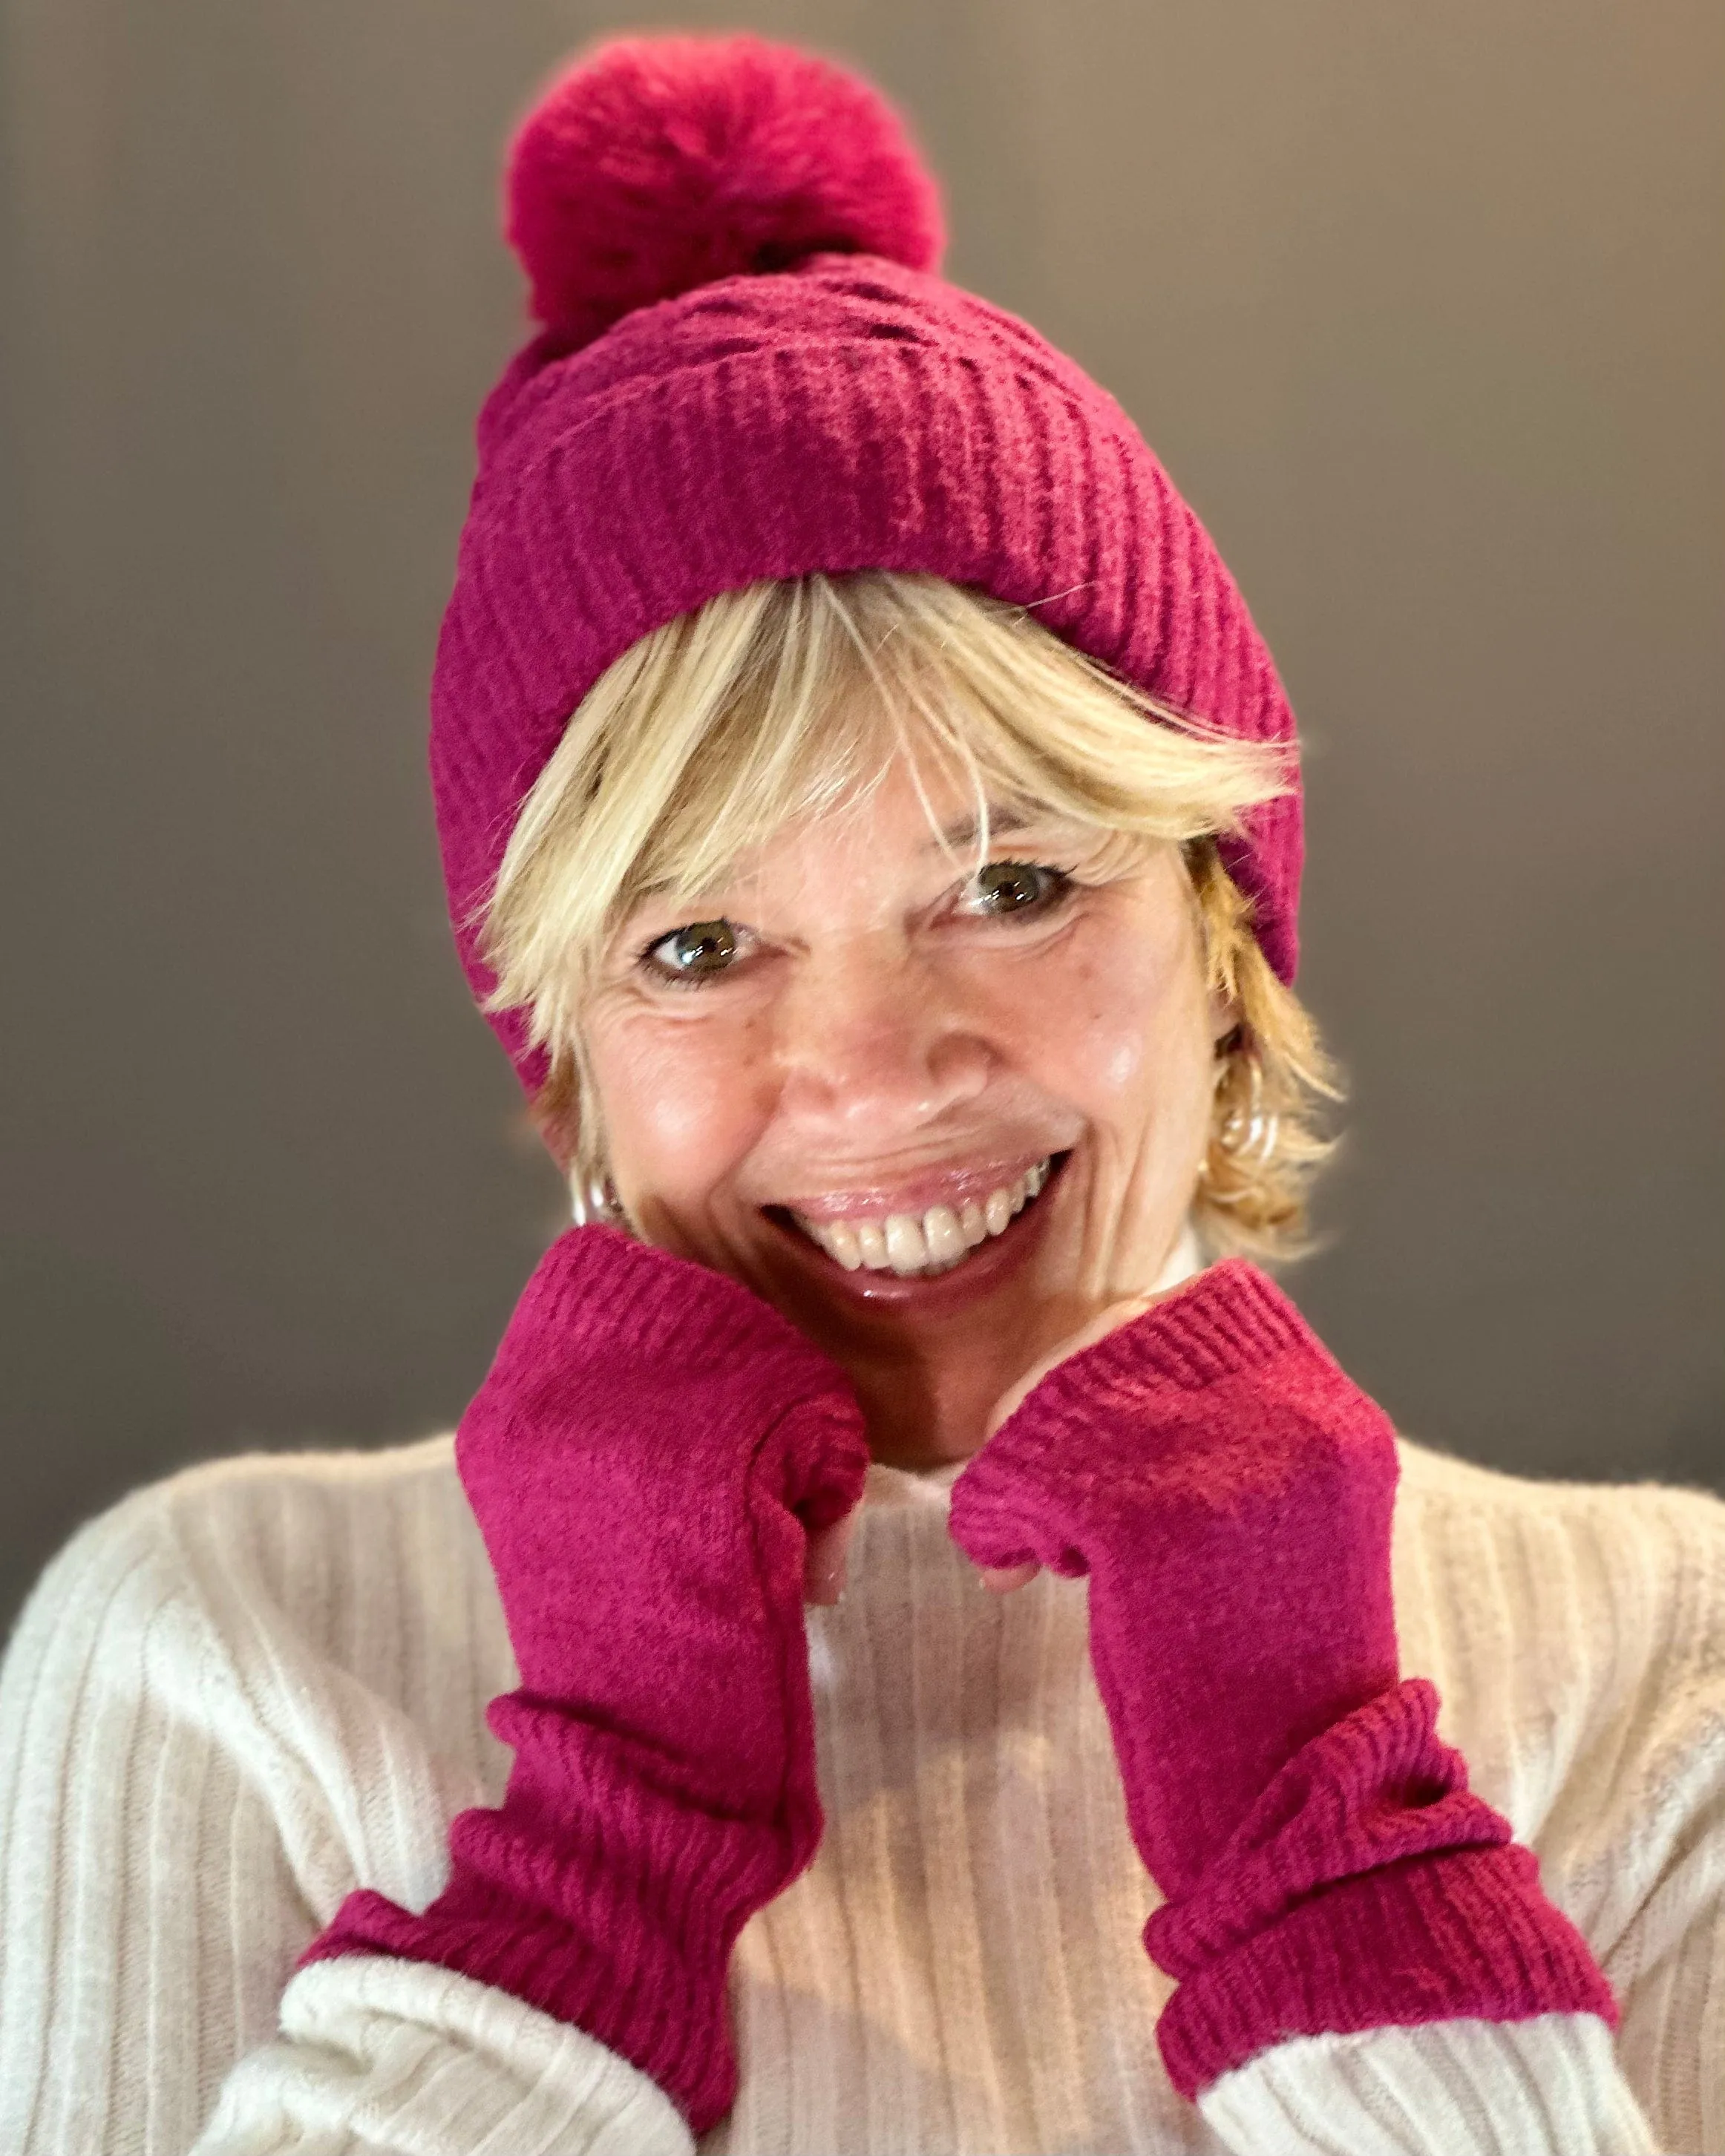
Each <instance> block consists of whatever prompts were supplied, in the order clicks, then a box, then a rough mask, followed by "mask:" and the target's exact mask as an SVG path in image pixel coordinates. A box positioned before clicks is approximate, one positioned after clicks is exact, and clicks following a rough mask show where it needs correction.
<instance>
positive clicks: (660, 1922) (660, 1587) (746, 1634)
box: [305, 1228, 868, 2133]
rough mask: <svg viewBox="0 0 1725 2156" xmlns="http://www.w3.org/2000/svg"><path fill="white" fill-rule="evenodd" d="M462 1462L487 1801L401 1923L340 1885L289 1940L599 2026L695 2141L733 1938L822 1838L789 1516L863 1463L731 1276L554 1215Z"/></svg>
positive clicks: (859, 1474)
mask: <svg viewBox="0 0 1725 2156" xmlns="http://www.w3.org/2000/svg"><path fill="white" fill-rule="evenodd" d="M455 1451H456V1459H457V1460H458V1462H459V1466H460V1470H461V1478H462V1481H463V1484H464V1486H465V1488H466V1491H467V1493H468V1496H469V1499H470V1501H471V1503H472V1505H473V1508H474V1512H475V1516H476V1517H477V1518H478V1520H479V1522H480V1527H481V1528H482V1529H483V1531H484V1533H485V1546H486V1548H487V1549H488V1550H489V1551H490V1557H491V1563H492V1568H493V1570H494V1572H495V1575H496V1578H497V1584H498V1589H499V1591H500V1593H501V1597H502V1600H503V1606H504V1609H505V1610H506V1613H507V1615H508V1619H509V1628H510V1637H511V1640H513V1642H514V1645H515V1650H516V1661H517V1662H518V1664H519V1666H520V1669H521V1685H520V1686H519V1687H518V1688H517V1689H516V1690H515V1691H511V1692H510V1693H507V1694H506V1695H505V1696H504V1697H501V1698H500V1699H499V1700H497V1701H496V1702H494V1704H493V1706H492V1708H491V1711H490V1717H489V1718H490V1724H491V1727H492V1729H493V1731H494V1732H495V1734H496V1735H497V1736H498V1737H500V1738H501V1739H502V1740H503V1742H504V1743H506V1744H508V1745H510V1746H511V1748H513V1750H514V1752H515V1754H516V1763H515V1767H514V1770H513V1772H512V1773H511V1776H510V1781H509V1789H508V1791H507V1794H506V1796H505V1799H504V1801H503V1803H502V1804H501V1806H500V1807H499V1808H497V1809H475V1810H473V1811H470V1812H466V1813H464V1814H463V1815H462V1816H461V1817H460V1818H459V1820H457V1821H456V1822H455V1825H454V1834H453V1838H452V1844H451V1877H450V1881H449V1886H447V1887H446V1888H445V1889H444V1892H443V1893H442V1894H441V1895H439V1897H438V1899H437V1900H436V1902H434V1903H433V1904H432V1906H431V1907H429V1909H427V1910H426V1911H425V1912H424V1913H423V1914H422V1915H415V1914H413V1912H409V1911H407V1910H404V1909H401V1908H399V1907H396V1906H395V1905H394V1904H393V1903H392V1902H389V1901H388V1900H386V1899H385V1898H384V1897H382V1895H379V1894H376V1893H369V1892H362V1893H359V1894H356V1895H354V1896H352V1897H350V1899H349V1900H348V1902H347V1903H346V1904H345V1905H344V1907H343V1908H342V1909H341V1912H340V1914H339V1915H338V1916H337V1917H336V1922H334V1924H332V1925H331V1927H330V1928H329V1930H328V1931H327V1932H326V1933H325V1934H324V1936H323V1937H322V1938H321V1939H319V1940H318V1941H317V1942H316V1944H315V1945H314V1946H313V1947H312V1948H311V1949H310V1951H309V1953H308V1954H307V1955H306V1957H305V1958H306V1959H307V1960H316V1959H320V1958H325V1957H327V1956H330V1955H334V1954H341V1953H364V1952H368V1951H369V1952H372V1953H387V1954H396V1955H405V1956H408V1957H410V1958H413V1959H416V1960H420V1961H435V1962H439V1963H442V1964H443V1965H444V1967H446V1968H449V1969H455V1970H458V1971H459V1972H461V1973H462V1974H465V1975H468V1976H471V1977H475V1978H477V1979H480V1980H481V1981H483V1982H485V1983H487V1984H495V1985H497V1986H499V1987H501V1989H504V1990H506V1991H510V1992H513V1993H514V1994H516V1995H517V1996H518V1997H520V1998H521V1999H525V2000H526V2001H528V2002H529V2003H530V2004H531V2005H535V2006H538V2007H542V2008H543V2009H544V2010H546V2011H547V2013H549V2014H552V2015H555V2016H556V2018H557V2020H562V2021H568V2022H572V2023H573V2024H574V2025H576V2026H577V2027H578V2028H582V2029H584V2030H588V2032H589V2033H590V2034H592V2035H595V2036H598V2037H599V2038H600V2039H602V2040H603V2041H604V2042H605V2043H606V2044H608V2045H609V2046H611V2047H612V2048H613V2049H614V2050H615V2051H620V2052H621V2053H622V2054H623V2055H624V2057H626V2058H628V2059H629V2060H631V2061H634V2064H635V2065H637V2066H639V2067H640V2068H641V2069H642V2071H644V2072H645V2073H647V2074H649V2075H650V2076H652V2077H653V2079H654V2080H655V2081H656V2082H659V2083H660V2086H661V2087H663V2088H665V2090H666V2091H667V2092H669V2093H670V2096H671V2097H673V2098H674V2099H675V2102H676V2103H677V2105H678V2107H680V2110H681V2111H682V2112H683V2113H684V2115H685V2117H687V2119H688V2120H689V2122H690V2124H691V2126H692V2127H693V2128H694V2129H695V2130H696V2132H697V2133H700V2132H701V2131H702V2130H704V2129H705V2128H706V2127H708V2126H710V2125H711V2124H712V2123H713V2121H714V2120H715V2119H716V2118H717V2117H721V2115H722V2113H723V2112H725V2111H726V2108H727V2107H729V2105H730V2102H731V2099H732V2096H733V2095H734V2093H735V2091H736V2082H737V2068H736V2060H735V2056H734V2054H733V2051H732V2044H731V2040H730V2034H729V2030H728V2029H727V2027H726V2010H725V1984H726V1971H727V1969H728V1966H729V1963H730V1957H731V1949H732V1946H733V1945H734V1944H735V1943H736V1939H737V1933H738V1932H740V1931H741V1930H742V1927H743V1925H744V1923H745V1922H747V1919H748V1918H749V1917H752V1915H753V1914H754V1913H755V1912H756V1910H757V1909H759V1908H761V1907H764V1905H765V1904H766V1903H767V1902H769V1901H771V1900H772V1898H773V1896H774V1895H775V1894H777V1893H778V1892H780V1891H781V1890H782V1889H783V1887H784V1886H786V1885H787V1884H788V1882H789V1881H790V1880H791V1879H793V1877H794V1876H796V1874H797V1873H798V1871H801V1870H802V1869H803V1866H805V1865H806V1864H807V1863H808V1861H809V1858H810V1857H811V1856H813V1855H814V1850H815V1847H816V1845H817V1843H818V1842H819V1839H820V1804H819V1799H818V1797H817V1794H816V1792H815V1784H814V1726H813V1719H812V1709H811V1707H810V1705H809V1680H808V1659H807V1649H806V1646H805V1644H804V1640H803V1546H804V1541H805V1534H804V1530H805V1527H806V1528H809V1529H813V1528H816V1527H824V1526H827V1525H829V1523H830V1522H833V1521H834V1520H837V1519H839V1518H841V1517H843V1516H844V1515H845V1513H846V1512H849V1511H850V1508H851V1507H852V1506H853V1505H854V1504H855V1501H856V1499H857V1498H858V1497H859V1496H860V1494H861V1491H862V1486H863V1477H864V1474H865V1470H866V1467H867V1465H868V1448H867V1444H866V1441H865V1438H864V1435H863V1425H862V1414H861V1411H860V1409H859V1408H858V1406H857V1404H856V1401H855V1396H854V1395H853V1394H852V1393H851V1391H850V1386H849V1384H848V1383H846V1381H845V1378H844V1377H843V1375H842V1373H840V1372H839V1369H838V1368H837V1367H836V1365H834V1364H833V1363H830V1362H829V1361H828V1360H827V1358H825V1357H824V1356H823V1355H822V1354H820V1353H819V1352H818V1351H817V1350H816V1349H814V1348H813V1347H810V1346H809V1342H807V1341H806V1340H804V1339H803V1337H802V1336H801V1335H800V1334H799V1333H798V1332H795V1331H794V1330H793V1327H791V1326H790V1325H789V1324H788V1323H787V1322H786V1321H785V1320H784V1319H783V1318H782V1317H779V1316H778V1313H777V1312H775V1311H773V1309H771V1308H770V1307H769V1306H768V1305H767V1304H766V1303H764V1302H762V1301H761V1300H760V1298H759V1297H758V1296H755V1295H753V1294H752V1293H751V1292H750V1291H748V1290H747V1288H744V1287H742V1286H740V1285H739V1284H738V1283H737V1281H732V1280H728V1279H726V1277H725V1276H722V1275H721V1274H718V1273H715V1272H713V1271H711V1270H709V1269H708V1268H707V1267H706V1266H703V1265H691V1264H690V1263H689V1262H687V1261H686V1260H684V1259H681V1258H676V1257H672V1256H670V1255H668V1254H667V1253H666V1252H665V1251H663V1250H654V1249H651V1248H649V1247H648V1246H647V1245H643V1244H640V1243H638V1242H636V1241H635V1240H634V1239H633V1238H632V1237H630V1236H629V1235H623V1234H621V1233H620V1232H619V1231H618V1230H617V1229H610V1228H585V1229H570V1230H569V1231H568V1232H567V1234H565V1235H562V1237H560V1238H559V1240H557V1242H556V1243H555V1244H553V1245H552V1248H551V1250H549V1251H548V1252H547V1255H546V1256H545V1258H544V1259H543V1260H542V1262H541V1264H540V1265H539V1268H538V1270H536V1272H535V1274H534V1276H533V1277H532V1279H531V1281H529V1283H528V1285H527V1287H526V1291H525V1293H524V1294H523V1295H522V1296H521V1301H520V1302H519V1303H518V1304H517V1306H516V1311H515V1314H514V1316H513V1317H511V1320H510V1323H509V1326H508V1328H507V1330H506V1332H505V1334H504V1337H503V1342H502V1345H501V1347H500V1348H499V1350H498V1353H497V1358H496V1360H495V1363H493V1364H492V1367H491V1370H490V1374H489V1375H488V1376H487V1378H486V1379H485V1383H484V1385H483V1386H481V1388H480V1392H479V1394H478V1396H477V1397H476V1398H475V1401H474V1403H473V1405H472V1406H471V1407H470V1409H468V1411H467V1414H465V1416H464V1418H463V1419H462V1423H461V1427H460V1430H459V1433H458V1435H457V1437H456V1442H455Z"/></svg>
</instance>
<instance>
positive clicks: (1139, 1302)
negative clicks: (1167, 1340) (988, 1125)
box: [809, 1282, 1186, 1601]
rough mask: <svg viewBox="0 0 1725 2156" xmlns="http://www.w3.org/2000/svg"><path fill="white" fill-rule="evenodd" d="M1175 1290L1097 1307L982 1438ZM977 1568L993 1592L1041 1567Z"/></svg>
mask: <svg viewBox="0 0 1725 2156" xmlns="http://www.w3.org/2000/svg"><path fill="white" fill-rule="evenodd" d="M1179 1285H1180V1286H1185V1285H1186V1283H1185V1282H1181V1283H1180V1284H1179ZM1177 1293H1178V1287H1168V1288H1162V1289H1158V1290H1156V1291H1147V1292H1146V1293H1144V1294H1142V1295H1129V1296H1122V1299H1121V1300H1120V1301H1118V1302H1111V1303H1110V1304H1109V1305H1108V1306H1107V1308H1106V1310H1101V1311H1098V1312H1097V1313H1096V1316H1095V1317H1093V1318H1091V1321H1090V1322H1089V1323H1088V1324H1087V1325H1081V1326H1080V1327H1079V1328H1078V1330H1077V1331H1076V1332H1074V1333H1072V1334H1070V1336H1069V1337H1067V1338H1066V1339H1065V1340H1062V1341H1061V1342H1060V1345H1059V1346H1058V1347H1055V1348H1054V1349H1053V1350H1052V1352H1051V1353H1049V1354H1046V1355H1045V1356H1043V1357H1042V1358H1041V1359H1040V1361H1039V1362H1036V1363H1032V1364H1031V1365H1030V1368H1029V1369H1028V1370H1026V1371H1025V1373H1024V1375H1023V1377H1021V1378H1019V1380H1018V1382H1017V1383H1015V1384H1013V1385H1009V1387H1008V1388H1007V1389H1006V1391H1005V1392H1004V1393H1003V1394H1001V1395H1000V1398H999V1399H998V1400H997V1401H996V1402H995V1403H994V1406H993V1411H992V1412H991V1414H989V1416H988V1423H987V1425H986V1428H985V1430H984V1432H983V1435H984V1436H985V1438H992V1437H993V1435H994V1433H995V1431H996V1430H999V1427H1000V1425H1001V1424H1002V1423H1004V1421H1005V1420H1006V1419H1007V1418H1008V1417H1009V1415H1014V1414H1017V1412H1018V1410H1019V1409H1020V1408H1021V1407H1022V1406H1023V1405H1024V1402H1025V1401H1026V1400H1027V1399H1029V1396H1030V1394H1032V1393H1034V1391H1035V1389H1036V1388H1037V1387H1038V1386H1039V1385H1040V1383H1042V1381H1043V1379H1044V1378H1045V1377H1047V1375H1048V1374H1049V1373H1050V1371H1051V1370H1054V1369H1055V1368H1058V1367H1059V1366H1060V1363H1064V1362H1066V1361H1067V1360H1069V1359H1070V1358H1071V1357H1072V1356H1074V1355H1077V1354H1080V1353H1082V1352H1083V1350H1084V1349H1085V1348H1086V1347H1094V1346H1095V1344H1096V1342H1097V1341H1098V1340H1106V1338H1107V1337H1108V1335H1109V1334H1110V1333H1111V1332H1118V1331H1119V1329H1120V1327H1122V1325H1130V1324H1131V1323H1132V1321H1133V1319H1134V1318H1138V1317H1142V1316H1143V1315H1144V1313H1145V1312H1146V1311H1147V1310H1149V1309H1152V1308H1153V1306H1155V1305H1156V1304H1157V1303H1158V1302H1163V1301H1166V1300H1167V1299H1168V1296H1171V1295H1174V1294H1177ZM979 1569H980V1570H981V1572H982V1575H983V1586H984V1587H986V1588H988V1589H991V1590H992V1591H993V1593H994V1594H1012V1593H1013V1592H1014V1590H1015V1589H1018V1588H1020V1587H1028V1586H1029V1584H1030V1582H1031V1581H1032V1580H1033V1579H1034V1578H1035V1577H1036V1575H1037V1573H1039V1572H1040V1571H1041V1569H1042V1567H1041V1566H1040V1564H1038V1563H1036V1562H1035V1561H1034V1558H1032V1559H1029V1560H1027V1561H1026V1562H1025V1563H1023V1564H1013V1565H1003V1566H1000V1567H999V1568H996V1567H993V1566H989V1565H983V1566H981V1567H980V1568H979ZM809 1599H810V1600H811V1601H812V1600H814V1599H815V1598H814V1596H812V1595H811V1596H810V1598H809Z"/></svg>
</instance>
